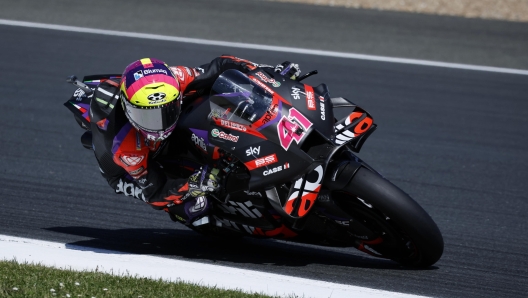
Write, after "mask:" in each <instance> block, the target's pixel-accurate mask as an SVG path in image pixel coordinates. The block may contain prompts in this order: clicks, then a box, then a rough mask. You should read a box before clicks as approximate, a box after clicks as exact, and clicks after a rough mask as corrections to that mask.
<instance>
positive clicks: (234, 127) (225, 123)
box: [220, 119, 247, 131]
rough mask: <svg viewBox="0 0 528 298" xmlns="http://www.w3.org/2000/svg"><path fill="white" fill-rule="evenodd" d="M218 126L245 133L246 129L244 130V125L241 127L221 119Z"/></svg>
mask: <svg viewBox="0 0 528 298" xmlns="http://www.w3.org/2000/svg"><path fill="white" fill-rule="evenodd" d="M220 125H221V126H223V127H225V128H231V129H234V130H238V131H247V128H246V126H245V125H242V124H240V123H236V122H232V121H229V120H223V119H221V120H220Z"/></svg>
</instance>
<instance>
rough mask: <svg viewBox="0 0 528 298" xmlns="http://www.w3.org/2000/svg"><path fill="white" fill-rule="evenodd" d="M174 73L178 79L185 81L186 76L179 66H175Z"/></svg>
mask: <svg viewBox="0 0 528 298" xmlns="http://www.w3.org/2000/svg"><path fill="white" fill-rule="evenodd" d="M173 71H174V74H175V75H176V76H177V77H178V80H180V81H182V82H183V81H185V76H184V75H183V71H182V70H181V69H179V68H173Z"/></svg>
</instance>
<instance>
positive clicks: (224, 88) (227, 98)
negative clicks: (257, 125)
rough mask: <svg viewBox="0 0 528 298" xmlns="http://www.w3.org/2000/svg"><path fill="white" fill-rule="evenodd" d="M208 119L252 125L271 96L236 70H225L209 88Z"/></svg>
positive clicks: (270, 100)
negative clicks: (209, 105) (209, 106)
mask: <svg viewBox="0 0 528 298" xmlns="http://www.w3.org/2000/svg"><path fill="white" fill-rule="evenodd" d="M210 95H211V96H210V98H209V101H210V103H211V114H210V117H216V118H221V119H227V120H230V121H233V122H238V123H241V124H252V123H254V122H255V121H257V120H258V119H260V118H261V117H262V116H263V115H264V113H266V111H267V110H268V108H269V106H270V105H271V102H272V95H271V94H270V93H268V92H267V91H265V90H264V89H262V88H261V87H259V86H258V85H256V84H255V83H253V81H251V80H250V79H249V78H248V77H247V76H245V75H244V74H243V73H241V72H239V71H238V70H233V69H231V70H227V71H225V72H224V73H222V75H220V76H219V77H218V79H216V81H215V83H214V84H213V87H212V88H211V94H210Z"/></svg>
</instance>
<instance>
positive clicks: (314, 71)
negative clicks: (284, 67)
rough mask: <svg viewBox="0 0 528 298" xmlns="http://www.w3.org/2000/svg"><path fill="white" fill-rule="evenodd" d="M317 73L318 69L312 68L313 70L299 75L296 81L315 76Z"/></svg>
mask: <svg viewBox="0 0 528 298" xmlns="http://www.w3.org/2000/svg"><path fill="white" fill-rule="evenodd" d="M317 73H318V72H317V69H316V70H312V71H310V72H307V73H305V74H303V75H302V76H300V77H298V78H297V80H296V81H297V82H300V81H302V80H304V79H306V78H307V77H311V76H313V75H315V74H317Z"/></svg>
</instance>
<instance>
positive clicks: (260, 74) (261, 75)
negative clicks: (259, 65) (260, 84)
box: [256, 71, 281, 87]
mask: <svg viewBox="0 0 528 298" xmlns="http://www.w3.org/2000/svg"><path fill="white" fill-rule="evenodd" d="M256 75H257V77H259V78H260V79H261V80H262V81H264V82H266V83H268V84H271V85H273V87H279V86H280V85H281V84H280V83H279V82H277V81H276V80H275V79H272V78H269V77H268V76H266V75H265V74H264V73H263V72H261V71H259V72H257V73H256Z"/></svg>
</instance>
